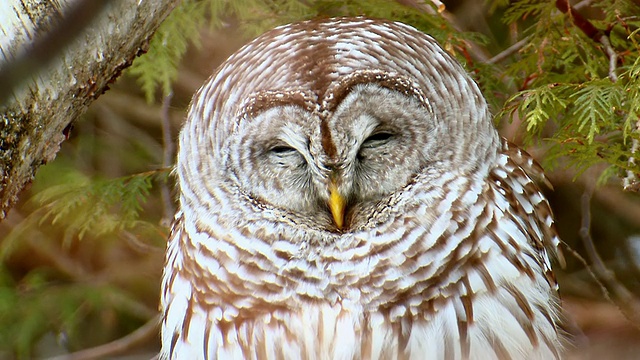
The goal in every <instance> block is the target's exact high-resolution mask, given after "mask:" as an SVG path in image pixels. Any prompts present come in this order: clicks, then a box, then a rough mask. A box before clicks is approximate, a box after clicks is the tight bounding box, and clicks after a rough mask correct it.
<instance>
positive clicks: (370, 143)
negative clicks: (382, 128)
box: [362, 132, 393, 148]
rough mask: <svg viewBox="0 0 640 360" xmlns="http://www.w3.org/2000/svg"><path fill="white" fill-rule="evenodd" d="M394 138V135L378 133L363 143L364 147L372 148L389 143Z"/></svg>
mask: <svg viewBox="0 0 640 360" xmlns="http://www.w3.org/2000/svg"><path fill="white" fill-rule="evenodd" d="M392 137H393V134H392V133H390V132H378V133H375V134H372V135H371V136H369V137H368V138H366V139H365V140H364V141H363V142H362V147H363V148H372V147H376V146H380V145H383V144H386V143H387V142H389V140H391V138H392Z"/></svg>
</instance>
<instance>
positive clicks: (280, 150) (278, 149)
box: [269, 145, 298, 155]
mask: <svg viewBox="0 0 640 360" xmlns="http://www.w3.org/2000/svg"><path fill="white" fill-rule="evenodd" d="M294 151H295V152H297V151H298V150H296V149H294V148H293V147H291V146H287V145H276V146H274V147H272V148H270V149H269V152H270V153H273V154H279V155H284V154H289V153H292V152H294Z"/></svg>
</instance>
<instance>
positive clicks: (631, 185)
mask: <svg viewBox="0 0 640 360" xmlns="http://www.w3.org/2000/svg"><path fill="white" fill-rule="evenodd" d="M635 131H636V132H640V117H638V121H637V122H636V129H635ZM638 147H640V144H639V142H638V139H636V138H634V139H632V140H631V156H629V160H627V165H628V166H629V169H628V170H627V171H626V174H625V177H624V178H623V179H622V188H623V189H625V190H627V191H635V192H638V191H639V190H640V183H639V182H638V176H637V175H636V173H635V172H633V170H631V169H633V168H634V167H635V166H636V158H635V155H636V152H638Z"/></svg>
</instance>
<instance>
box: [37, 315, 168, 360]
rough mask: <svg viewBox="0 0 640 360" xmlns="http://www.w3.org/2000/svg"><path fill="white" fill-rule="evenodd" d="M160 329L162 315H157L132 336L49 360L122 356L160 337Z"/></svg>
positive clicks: (81, 359)
mask: <svg viewBox="0 0 640 360" xmlns="http://www.w3.org/2000/svg"><path fill="white" fill-rule="evenodd" d="M159 327H160V315H159V314H158V315H156V316H155V317H154V318H153V319H151V320H149V321H147V322H146V323H145V324H144V325H142V326H141V327H139V328H138V329H137V330H136V331H134V332H132V333H131V334H129V335H127V336H125V337H123V338H120V339H117V340H114V341H112V342H110V343H107V344H103V345H100V346H96V347H94V348H90V349H85V350H80V351H78V352H74V353H71V354H66V355H60V356H56V357H52V358H49V359H48V360H89V359H103V358H107V357H110V356H113V355H116V354H121V353H123V352H125V351H127V350H129V349H131V348H133V347H135V346H137V345H139V344H142V343H144V342H145V341H148V340H150V339H152V338H154V337H156V336H157V335H158V330H159Z"/></svg>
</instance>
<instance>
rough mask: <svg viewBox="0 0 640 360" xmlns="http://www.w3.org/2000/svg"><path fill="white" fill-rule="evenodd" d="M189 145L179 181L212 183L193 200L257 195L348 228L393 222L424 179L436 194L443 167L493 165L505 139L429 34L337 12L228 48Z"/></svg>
mask: <svg viewBox="0 0 640 360" xmlns="http://www.w3.org/2000/svg"><path fill="white" fill-rule="evenodd" d="M180 143H181V144H182V146H183V147H184V146H187V147H189V148H188V149H181V151H180V155H179V159H178V168H182V169H184V170H186V171H178V173H179V174H181V175H180V182H181V187H182V188H183V189H184V188H185V186H184V184H186V183H194V182H198V183H199V184H203V185H204V186H199V187H198V188H194V187H190V189H192V190H190V191H188V192H185V191H184V190H183V194H182V199H181V201H182V202H183V203H184V202H187V203H188V202H189V201H199V202H204V203H206V202H207V200H206V199H207V198H209V199H214V200H215V201H213V200H212V201H211V203H215V204H222V205H221V206H229V207H235V208H237V209H239V210H240V211H235V212H230V214H233V215H229V216H238V217H240V218H241V217H243V216H245V215H243V210H242V209H244V208H246V206H245V205H246V204H250V205H251V206H252V207H253V209H254V210H255V209H258V210H260V211H261V212H262V213H263V214H268V216H271V218H272V219H275V220H276V221H280V220H282V221H290V222H293V223H300V224H304V225H305V226H311V227H313V228H316V229H319V230H322V231H328V232H334V233H344V232H350V231H356V230H358V229H362V228H365V227H369V226H374V225H375V224H376V223H378V222H380V221H384V220H385V219H386V218H387V217H388V215H389V214H388V213H389V211H390V210H388V209H390V208H391V207H389V206H388V204H389V203H391V202H394V201H397V199H398V198H399V195H398V194H400V193H403V194H407V193H408V192H407V189H409V188H411V187H412V184H414V183H415V182H416V181H419V182H420V183H421V184H425V186H427V188H428V187H429V186H432V187H433V189H432V191H434V192H436V193H437V192H438V191H440V190H439V189H438V185H437V184H438V182H437V181H436V180H437V178H441V177H442V176H443V174H444V173H447V174H450V176H464V177H474V176H480V177H483V176H485V175H486V173H487V171H488V168H489V163H490V162H491V160H492V159H493V158H494V157H495V156H496V152H497V148H498V144H499V138H498V135H497V133H496V131H495V129H494V128H493V125H492V123H491V118H490V116H489V113H488V109H487V104H486V102H485V100H484V98H483V96H482V95H481V93H480V91H479V89H478V87H477V85H476V84H475V83H474V82H473V80H472V79H471V78H470V77H469V76H468V75H467V74H466V72H465V71H464V70H463V69H462V68H461V66H460V65H459V64H458V63H457V62H456V61H455V60H454V59H453V58H452V57H451V56H450V55H449V54H448V53H446V52H445V51H444V50H443V49H442V48H441V47H440V46H439V45H438V44H437V42H436V41H435V40H434V39H433V38H431V37H430V36H428V35H426V34H424V33H422V32H420V31H418V30H416V29H414V28H412V27H410V26H408V25H404V24H400V23H395V22H388V21H380V20H375V21H374V20H370V19H366V18H338V19H325V20H312V21H305V22H300V23H295V24H291V25H286V26H282V27H279V28H276V29H274V30H272V31H269V32H267V33H265V34H263V35H262V36H260V37H258V38H257V39H255V40H254V41H252V42H250V43H249V44H247V45H246V46H244V47H243V48H242V49H240V50H239V51H238V52H237V53H235V54H234V55H232V56H231V57H230V58H229V59H228V60H227V61H225V62H224V63H223V64H222V65H221V66H220V67H219V69H218V70H217V72H216V73H215V74H214V75H213V77H212V78H211V79H210V80H209V81H208V82H207V83H206V84H205V85H204V86H203V87H202V88H201V89H200V90H199V91H198V93H197V94H196V95H195V97H194V99H193V102H192V104H191V107H190V111H189V115H188V120H187V123H186V125H185V127H184V130H183V131H182V134H181V140H180ZM423 190H424V188H423ZM427 190H428V189H427ZM191 195H193V196H191ZM441 195H442V194H441ZM221 199H222V200H221ZM242 204H244V205H242ZM183 206H184V205H183ZM393 208H394V209H396V210H394V211H401V210H398V209H399V208H398V207H393ZM265 216H266V215H265Z"/></svg>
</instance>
